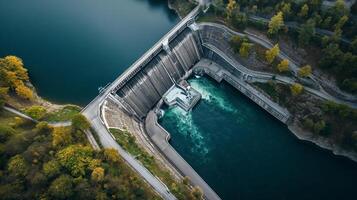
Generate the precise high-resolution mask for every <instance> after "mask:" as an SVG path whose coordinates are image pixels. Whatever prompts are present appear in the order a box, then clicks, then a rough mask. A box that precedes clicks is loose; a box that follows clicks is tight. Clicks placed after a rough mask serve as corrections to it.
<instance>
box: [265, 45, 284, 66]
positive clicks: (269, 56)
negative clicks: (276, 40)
mask: <svg viewBox="0 0 357 200" xmlns="http://www.w3.org/2000/svg"><path fill="white" fill-rule="evenodd" d="M279 52H280V49H279V44H276V45H274V47H272V48H271V49H269V50H267V51H266V52H265V58H266V60H267V62H268V63H269V64H271V63H273V62H274V59H275V57H276V56H277V55H278V54H279Z"/></svg>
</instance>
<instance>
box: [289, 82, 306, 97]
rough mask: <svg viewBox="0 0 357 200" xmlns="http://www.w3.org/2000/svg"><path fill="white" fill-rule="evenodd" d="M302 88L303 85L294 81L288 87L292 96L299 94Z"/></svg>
mask: <svg viewBox="0 0 357 200" xmlns="http://www.w3.org/2000/svg"><path fill="white" fill-rule="evenodd" d="M303 90H304V87H303V86H302V85H301V84H299V83H294V84H292V85H291V87H290V91H291V94H292V95H293V96H298V95H299V94H301V93H302V91H303Z"/></svg>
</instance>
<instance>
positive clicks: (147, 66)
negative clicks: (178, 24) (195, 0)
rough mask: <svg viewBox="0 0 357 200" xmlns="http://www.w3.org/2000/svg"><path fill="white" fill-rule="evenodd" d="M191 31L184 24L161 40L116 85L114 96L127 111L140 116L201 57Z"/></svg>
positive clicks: (199, 46) (196, 41)
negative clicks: (178, 30)
mask: <svg viewBox="0 0 357 200" xmlns="http://www.w3.org/2000/svg"><path fill="white" fill-rule="evenodd" d="M195 34H196V32H193V31H191V29H190V28H188V27H186V28H185V29H183V30H182V31H181V33H179V34H177V35H175V37H174V38H170V39H169V40H166V41H164V42H163V44H162V47H161V48H159V49H158V50H157V51H155V52H154V54H153V56H151V57H149V59H147V60H146V61H145V62H144V63H143V64H142V67H141V68H140V69H139V70H136V71H135V72H134V73H133V74H132V75H131V76H129V77H128V80H127V81H125V83H122V84H119V85H118V86H117V87H116V89H115V91H114V94H115V95H114V96H115V97H116V98H117V99H118V100H120V102H122V105H123V107H124V109H126V110H127V112H128V113H131V114H133V115H134V116H135V117H136V118H138V119H139V120H142V119H143V118H144V117H145V116H146V114H147V113H148V112H149V111H150V110H151V109H152V108H153V107H154V106H155V104H156V103H157V102H158V101H159V100H160V99H161V98H162V96H163V94H164V93H165V92H166V91H168V89H169V88H170V87H171V86H172V85H174V84H176V83H178V81H179V80H180V79H181V78H182V77H184V76H185V75H186V73H187V72H188V71H189V70H190V69H191V68H192V67H193V66H194V65H195V64H196V63H197V62H198V61H199V60H200V59H201V57H202V53H203V52H202V48H201V45H200V41H199V39H198V37H197V35H195Z"/></svg>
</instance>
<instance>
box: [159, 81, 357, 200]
mask: <svg viewBox="0 0 357 200" xmlns="http://www.w3.org/2000/svg"><path fill="white" fill-rule="evenodd" d="M190 84H191V85H192V87H193V88H195V89H196V90H198V91H199V92H200V93H201V94H202V99H201V101H200V102H199V104H198V105H196V107H195V108H194V109H193V110H192V111H191V112H190V113H185V112H184V111H182V110H181V109H180V108H169V109H167V108H166V109H165V115H164V117H163V118H162V119H160V123H161V125H162V126H163V127H164V128H165V129H166V130H168V131H169V132H170V134H171V141H170V142H171V145H172V146H173V147H174V148H175V149H176V150H177V151H178V153H179V154H180V155H182V157H183V158H184V159H185V160H186V161H187V162H188V163H189V164H190V165H191V166H192V167H193V168H194V169H195V170H196V171H197V173H198V174H200V175H201V177H202V178H203V179H204V180H205V181H206V182H207V183H208V184H209V185H210V186H211V187H212V188H213V189H214V190H215V191H216V192H217V193H218V195H219V196H220V197H221V198H222V199H229V200H236V199H249V200H251V199H253V200H255V199H262V200H263V199H269V200H270V199H275V200H277V199H289V200H295V199H296V200H302V199H304V200H305V199H314V200H316V199H331V200H332V199H355V198H356V196H357V190H356V189H355V186H356V184H355V181H356V180H357V164H356V163H354V162H353V161H350V160H348V159H346V158H343V157H340V156H335V155H333V154H332V153H331V152H329V151H325V150H322V149H321V148H319V147H317V146H315V145H313V144H312V143H309V142H304V141H301V140H298V139H297V138H296V137H295V136H294V135H293V134H292V133H291V132H290V131H289V130H288V129H287V127H286V126H285V125H284V124H282V123H281V122H279V121H278V120H276V119H275V118H274V117H272V116H271V115H270V114H268V113H267V112H266V111H264V110H263V109H261V108H260V107H259V106H258V105H256V104H255V103H253V102H252V101H251V100H250V99H248V98H246V97H245V96H244V95H242V94H241V93H240V92H238V91H237V90H236V89H235V88H233V87H232V86H230V85H229V84H227V83H221V84H218V83H216V82H215V81H213V80H211V79H208V78H200V79H191V80H190Z"/></svg>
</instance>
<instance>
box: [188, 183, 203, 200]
mask: <svg viewBox="0 0 357 200" xmlns="http://www.w3.org/2000/svg"><path fill="white" fill-rule="evenodd" d="M190 199H192V200H202V199H203V192H202V190H201V188H199V187H198V186H196V187H193V188H192V190H191V193H190Z"/></svg>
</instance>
